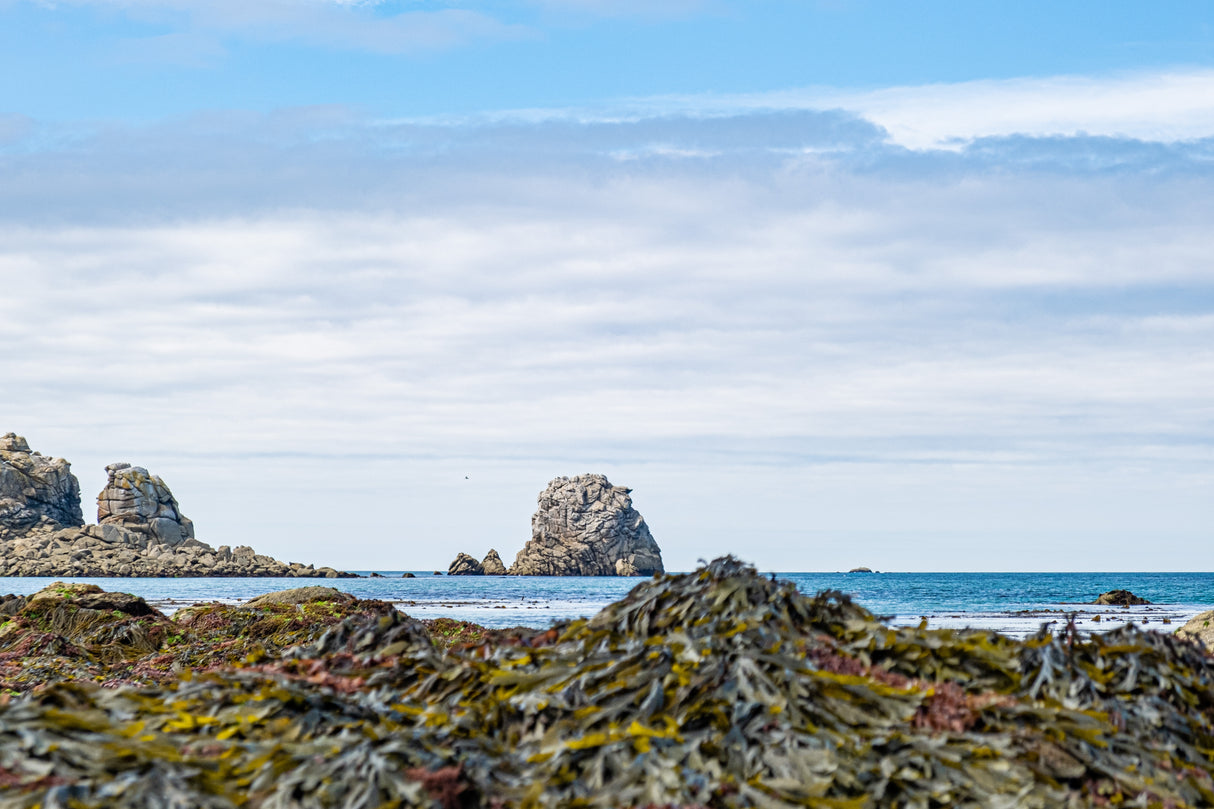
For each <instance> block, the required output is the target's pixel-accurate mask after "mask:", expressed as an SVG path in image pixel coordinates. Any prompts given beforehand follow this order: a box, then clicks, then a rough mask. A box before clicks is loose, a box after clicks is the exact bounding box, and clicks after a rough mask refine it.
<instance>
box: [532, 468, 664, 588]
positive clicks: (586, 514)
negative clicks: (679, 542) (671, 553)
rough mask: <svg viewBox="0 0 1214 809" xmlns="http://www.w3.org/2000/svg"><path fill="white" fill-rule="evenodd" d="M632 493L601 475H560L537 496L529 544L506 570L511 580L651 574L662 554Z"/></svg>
mask: <svg viewBox="0 0 1214 809" xmlns="http://www.w3.org/2000/svg"><path fill="white" fill-rule="evenodd" d="M631 491H632V490H631V489H628V488H625V487H623V486H612V485H611V482H610V481H608V480H607V478H606V477H605V476H603V475H577V476H576V477H560V478H557V479H555V480H553V481H552V482H551V483H549V484H548V488H546V489H544V491H543V492H541V493H540V496H539V509H538V510H537V511H536V512H535V516H534V517H532V518H531V540H530V541H529V542H528V543H527V544H526V545H525V546H524V547H523V549H522V550H521V551H519V554H518V556H517V557H516V558H515V560H514V564H513V565H512V566H511V567H510V573H511V575H515V576H652V575H653V574H654V573H664V572H665V569H664V568H663V567H662V551H661V549H660V548H658V544H657V543H656V542H654V540H653V535H652V534H650V533H649V526H648V525H646V524H645V518H644V517H642V516H641V515H640V513H639V512H638V511H637V510H636V509H635V508H633V507H632V497H631V496H630V494H629V493H630V492H631Z"/></svg>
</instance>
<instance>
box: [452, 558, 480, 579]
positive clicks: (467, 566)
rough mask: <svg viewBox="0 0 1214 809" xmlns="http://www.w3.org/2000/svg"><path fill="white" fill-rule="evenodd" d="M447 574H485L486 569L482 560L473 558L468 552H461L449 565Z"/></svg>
mask: <svg viewBox="0 0 1214 809" xmlns="http://www.w3.org/2000/svg"><path fill="white" fill-rule="evenodd" d="M447 575H448V576H483V575H485V571H484V568H482V567H481V563H480V562H478V561H476V559H474V558H472V557H471V556H469V555H468V554H466V553H461V554H460V555H459V556H456V557H455V561H453V562H452V563H451V564H450V565H449V566H448V567H447Z"/></svg>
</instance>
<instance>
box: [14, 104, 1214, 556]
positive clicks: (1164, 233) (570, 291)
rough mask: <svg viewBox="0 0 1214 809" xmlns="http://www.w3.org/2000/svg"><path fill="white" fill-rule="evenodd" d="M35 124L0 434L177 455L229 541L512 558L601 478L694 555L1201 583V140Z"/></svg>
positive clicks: (1211, 438)
mask: <svg viewBox="0 0 1214 809" xmlns="http://www.w3.org/2000/svg"><path fill="white" fill-rule="evenodd" d="M8 120H9V119H4V120H0V172H3V175H4V176H5V178H6V182H5V183H4V184H3V186H2V187H0V284H2V285H3V288H4V290H5V297H4V301H5V316H4V318H3V319H2V320H0V346H2V347H3V350H4V356H5V357H6V367H5V376H6V385H5V390H6V394H5V397H4V401H3V405H2V409H0V415H3V423H0V430H9V429H12V430H17V431H19V432H23V433H25V434H26V435H27V436H28V437H29V438H30V439H31V442H32V443H33V444H34V445H35V446H36V447H37V448H39V449H41V450H42V451H44V452H47V453H51V454H59V455H67V456H68V457H69V458H71V459H72V460H73V461H75V462H76V464H77V471H78V472H80V474H81V476H82V478H84V488H85V490H86V491H90V490H93V489H99V488H100V484H101V472H100V470H101V467H102V466H103V465H104V464H105V463H109V462H112V461H115V460H128V461H133V462H137V463H143V464H145V465H148V466H150V467H152V468H153V469H154V470H155V471H157V472H159V473H160V474H162V475H164V476H165V478H166V479H167V480H168V481H169V483H170V485H171V486H173V487H174V489H175V491H176V493H177V495H178V497H179V499H180V500H181V502H182V505H183V509H184V510H185V511H186V513H187V514H189V515H190V516H191V517H192V518H193V519H195V521H196V522H197V523H198V525H199V535H200V537H201V538H203V539H204V540H207V541H211V542H214V543H228V544H235V543H238V542H247V543H250V544H253V545H254V546H256V547H258V548H259V549H264V551H265V552H269V553H273V554H275V555H277V556H280V557H289V558H292V559H295V558H305V559H307V560H308V561H316V562H317V563H321V562H324V563H333V564H339V565H342V566H345V567H360V566H379V567H389V566H402V567H406V568H429V567H440V566H443V565H445V564H446V562H447V561H449V559H450V558H451V557H453V556H454V555H455V553H456V552H457V551H460V550H467V551H469V552H472V553H474V554H478V555H479V554H483V553H484V551H485V550H487V548H488V547H489V546H494V547H496V548H497V549H498V550H499V551H501V552H502V554H503V556H504V557H509V555H510V554H511V553H513V551H515V550H517V548H519V547H521V545H522V542H523V541H524V540H525V539H526V536H527V530H528V529H527V520H528V517H529V514H530V511H531V509H532V508H533V499H532V498H533V497H534V495H535V493H536V492H538V491H539V490H540V489H541V488H542V487H543V485H544V484H545V483H546V482H547V480H548V479H549V478H550V477H553V476H555V475H558V474H576V473H580V472H584V471H592V470H593V471H604V472H606V473H608V474H609V475H610V476H612V477H613V479H618V482H622V483H625V484H627V485H631V486H633V487H634V488H635V489H636V492H635V498H636V502H637V505H638V508H640V509H641V511H642V513H644V514H645V515H646V516H647V518H648V519H649V520H650V522H651V523H652V524H653V527H654V532H655V535H656V536H657V537H658V540H659V543H660V544H661V545H662V547H663V548H664V549H665V550H666V553H667V558H668V562H669V564H670V566H671V567H675V568H685V567H689V566H690V565H692V564H693V563H694V561H695V559H696V558H697V557H700V556H710V555H713V554H715V553H720V552H727V551H735V552H736V551H739V550H741V549H743V548H745V549H748V551H749V555H750V556H751V558H754V559H755V560H756V561H758V562H759V563H760V564H763V565H766V566H773V567H778V568H783V569H832V568H839V567H843V568H846V567H850V566H852V565H853V564H861V563H869V564H870V565H871V564H876V565H878V566H880V567H882V568H901V569H923V568H924V567H943V568H967V567H968V568H985V569H1049V568H1058V567H1074V566H1076V565H1079V566H1083V565H1087V566H1089V567H1109V566H1113V567H1124V568H1144V569H1145V568H1150V567H1156V568H1158V567H1163V568H1168V567H1173V568H1177V567H1181V566H1187V567H1190V568H1193V567H1197V568H1201V567H1203V566H1204V567H1208V566H1209V565H1210V564H1212V563H1214V558H1211V559H1207V558H1205V557H1203V556H1201V554H1202V553H1203V552H1202V551H1199V550H1198V551H1195V550H1194V541H1195V538H1197V537H1200V536H1202V534H1203V532H1208V528H1209V525H1210V524H1211V517H1212V516H1214V514H1212V512H1211V508H1212V507H1211V505H1210V498H1209V496H1208V494H1209V490H1210V485H1211V483H1214V473H1212V471H1211V469H1212V467H1211V461H1212V460H1214V411H1212V410H1211V405H1210V402H1212V401H1214V271H1212V270H1211V266H1210V263H1209V260H1208V257H1209V256H1210V255H1212V254H1214V235H1211V232H1210V228H1209V227H1208V223H1209V222H1210V221H1214V195H1212V194H1211V190H1212V188H1211V185H1212V183H1214V178H1212V177H1211V173H1210V162H1209V156H1210V151H1211V150H1210V143H1209V141H1207V140H1202V139H1200V138H1198V139H1189V140H1186V141H1183V142H1175V141H1172V140H1170V139H1164V140H1139V139H1130V138H1117V137H1095V136H1070V137H1036V136H1033V135H1031V134H1028V135H1016V134H1011V133H1003V134H1000V130H999V128H998V127H995V128H994V129H990V128H987V129H984V128H982V127H979V126H970V134H971V135H974V136H978V135H981V136H983V137H977V138H974V139H971V140H970V141H969V142H967V143H966V144H963V145H961V146H960V147H954V146H950V147H949V148H947V149H908V148H906V145H905V144H903V143H901V142H899V139H898V136H897V135H896V133H894V134H891V133H892V132H893V130H892V129H889V128H886V127H883V126H880V125H878V124H877V123H874V122H873V121H870V120H866V119H865V118H864V117H863V116H860V115H858V114H856V113H853V112H845V111H820V110H806V109H802V110H784V111H772V110H755V111H745V110H741V111H738V110H735V111H734V112H733V113H732V114H728V115H725V114H718V115H713V116H706V115H704V114H699V115H693V114H690V113H688V114H680V115H663V116H656V117H644V116H636V115H633V116H631V117H623V116H621V117H615V118H610V119H609V118H608V117H607V116H600V117H599V118H597V119H593V120H586V119H585V118H582V117H578V116H574V115H570V114H562V115H548V116H540V117H534V118H523V117H520V116H514V117H505V118H500V119H492V120H491V119H480V120H477V121H463V122H374V121H366V120H363V119H360V118H358V117H357V116H354V115H352V114H350V113H349V112H347V111H344V110H342V109H339V108H317V109H309V110H297V111H287V112H283V113H279V114H275V115H270V116H261V115H231V114H229V115H213V116H198V117H194V118H191V119H188V120H181V121H176V122H169V123H160V124H156V125H152V126H147V127H132V126H126V127H119V126H114V125H93V126H89V127H80V126H71V127H62V126H51V125H47V124H39V123H37V122H30V121H26V120H25V119H17V118H13V119H11V121H12V123H11V124H9V123H6V121H8ZM961 128H964V127H961ZM1195 131H1197V130H1195ZM5 133H8V134H7V135H6V134H5ZM1209 134H1210V133H1208V132H1207V133H1205V134H1204V135H1203V137H1208V136H1209ZM933 137H934V136H933ZM465 477H467V480H465ZM337 536H341V537H343V538H346V539H348V541H346V539H344V540H343V542H342V543H341V546H340V548H339V547H337V546H336V545H335V544H334V543H335V540H334V538H335V537H337ZM1147 536H1149V537H1151V541H1152V545H1151V551H1150V553H1145V552H1143V551H1141V550H1140V549H1139V548H1138V547H1137V543H1138V542H1140V541H1141V540H1142V538H1143V537H1147ZM1011 537H1015V538H1016V542H1015V544H1010V545H1009V544H1007V542H1008V540H1009V538H1011ZM1093 547H1102V548H1105V549H1108V550H1110V551H1111V552H1112V553H1113V555H1112V556H1110V555H1108V554H1106V555H1104V556H1103V557H1101V559H1093V557H1092V556H1091V549H1092V548H1093ZM929 552H930V553H929ZM925 554H926V555H925ZM1194 554H1196V555H1197V556H1198V557H1200V558H1194ZM925 559H927V560H929V561H924V560H925ZM1121 559H1124V560H1125V561H1124V563H1123V562H1121V561H1120V560H1121Z"/></svg>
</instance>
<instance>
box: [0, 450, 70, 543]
mask: <svg viewBox="0 0 1214 809" xmlns="http://www.w3.org/2000/svg"><path fill="white" fill-rule="evenodd" d="M74 525H84V514H83V513H82V512H81V510H80V482H79V481H77V480H76V476H75V475H73V474H72V465H71V464H69V463H68V462H67V461H65V460H63V459H62V458H47V457H44V456H43V455H42V454H41V453H38V452H31V451H30V447H29V444H28V443H27V442H26V440H25V439H24V438H22V437H21V436H19V435H16V434H15V433H6V434H5V435H3V436H0V540H4V539H13V538H16V537H20V536H25V535H26V534H29V533H31V532H35V531H40V532H46V531H55V530H58V529H60V528H65V527H68V526H74Z"/></svg>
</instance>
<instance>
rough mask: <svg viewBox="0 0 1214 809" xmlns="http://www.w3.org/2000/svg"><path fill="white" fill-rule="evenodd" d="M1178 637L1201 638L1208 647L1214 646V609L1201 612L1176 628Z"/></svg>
mask: <svg viewBox="0 0 1214 809" xmlns="http://www.w3.org/2000/svg"><path fill="white" fill-rule="evenodd" d="M1176 637H1178V638H1185V639H1187V640H1199V641H1201V642H1202V644H1203V645H1205V647H1206V648H1207V649H1209V648H1214V610H1206V611H1205V612H1199V613H1197V614H1196V615H1194V616H1193V617H1192V618H1190V619H1189V621H1188V623H1186V624H1185V625H1184V626H1182V627H1181V628H1180V629H1177V630H1176Z"/></svg>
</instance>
